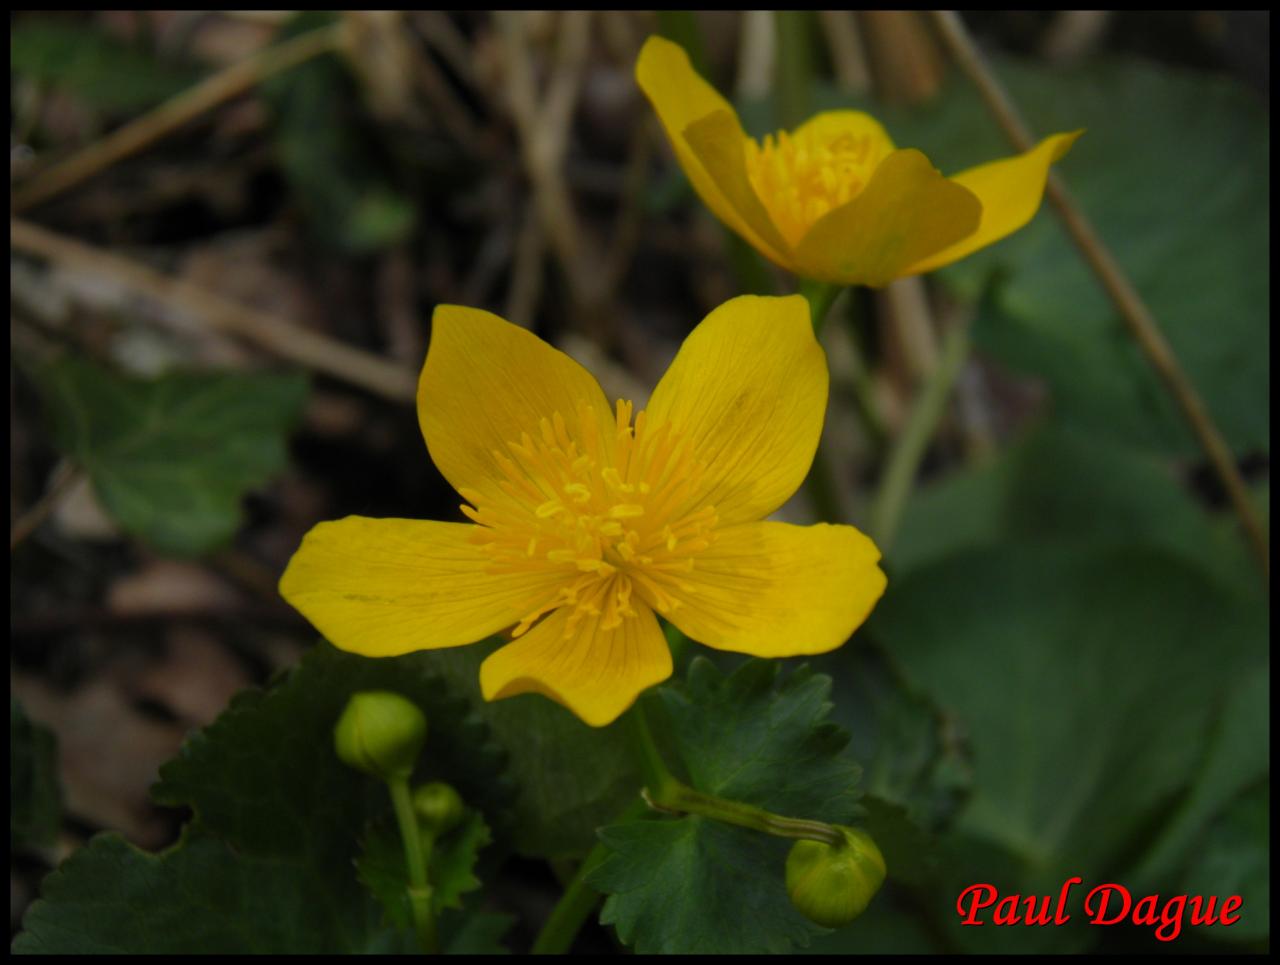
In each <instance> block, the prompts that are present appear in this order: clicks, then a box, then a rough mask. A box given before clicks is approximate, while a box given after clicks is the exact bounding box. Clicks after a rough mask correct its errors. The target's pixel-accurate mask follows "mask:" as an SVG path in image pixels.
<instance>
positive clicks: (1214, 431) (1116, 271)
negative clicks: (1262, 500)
mask: <svg viewBox="0 0 1280 965" xmlns="http://www.w3.org/2000/svg"><path fill="white" fill-rule="evenodd" d="M933 20H934V23H935V24H936V25H937V28H938V32H939V34H940V35H941V37H942V40H943V42H944V43H945V44H946V46H947V49H948V50H950V52H951V54H952V56H953V57H955V59H956V63H957V64H959V65H960V68H961V70H963V71H964V72H965V74H967V75H968V77H969V79H970V80H972V81H973V83H974V85H975V86H976V87H977V88H978V91H979V93H980V94H981V96H982V99H983V101H984V102H985V103H986V105H987V107H988V109H990V111H991V113H992V114H993V115H994V116H995V118H996V120H997V121H998V122H999V124H1000V127H1001V129H1002V130H1003V131H1004V133H1005V136H1006V137H1007V138H1008V139H1009V141H1010V142H1011V143H1012V144H1013V146H1014V147H1016V148H1017V149H1018V150H1019V151H1029V150H1031V148H1032V147H1033V146H1034V139H1033V138H1032V136H1031V132H1030V130H1028V128H1027V125H1026V123H1025V122H1024V121H1023V120H1022V118H1021V116H1020V115H1019V113H1018V110H1017V108H1016V107H1015V106H1014V104H1013V101H1012V99H1011V98H1010V97H1009V95H1008V94H1007V93H1006V92H1005V90H1004V88H1003V87H1002V86H1001V84H1000V81H999V80H998V79H997V78H996V76H995V74H994V73H993V72H992V70H991V68H990V67H989V66H988V65H987V63H986V61H985V60H984V59H983V57H982V54H981V53H980V52H979V50H978V48H977V46H976V45H975V44H974V42H973V38H972V37H970V36H969V32H968V30H967V29H966V28H965V25H964V22H963V21H962V20H961V19H960V16H959V14H957V13H956V12H955V11H953V10H939V11H934V13H933ZM1046 193H1047V194H1048V195H1049V200H1050V201H1051V202H1053V206H1054V208H1055V209H1056V210H1057V212H1058V216H1059V217H1060V218H1061V219H1062V223H1063V224H1064V225H1065V227H1066V229H1067V232H1068V234H1070V235H1071V239H1072V240H1073V241H1074V242H1075V244H1076V246H1077V247H1078V248H1079V249H1080V253H1081V254H1082V255H1083V256H1084V259H1085V261H1086V262H1088V264H1089V267H1090V268H1092V269H1093V272H1094V274H1096V275H1097V276H1098V280H1099V281H1100V282H1101V283H1102V286H1103V288H1105V289H1106V292H1107V294H1108V295H1109V296H1110V298H1111V300H1112V301H1113V302H1114V303H1115V305H1116V308H1118V309H1119V311H1120V316H1121V318H1122V319H1124V323H1125V326H1126V327H1127V328H1128V329H1129V332H1130V334H1131V335H1132V336H1133V337H1134V338H1135V339H1136V340H1137V342H1138V345H1139V346H1140V347H1141V348H1142V351H1143V354H1144V355H1146V357H1147V360H1148V361H1149V362H1150V363H1151V365H1152V366H1153V367H1154V368H1155V370H1156V372H1157V373H1158V374H1159V376H1160V378H1161V379H1162V380H1163V381H1164V384H1165V386H1166V387H1167V388H1168V389H1169V392H1170V394H1171V395H1172V396H1173V398H1174V401H1176V402H1177V404H1178V407H1179V408H1180V409H1181V410H1182V414H1183V416H1184V417H1185V418H1186V420H1187V422H1188V424H1189V425H1190V426H1191V431H1192V432H1193V433H1194V434H1195V437H1196V439H1197V441H1198V442H1199V443H1200V445H1201V447H1202V448H1203V449H1204V452H1205V455H1206V456H1207V457H1208V459H1209V463H1210V464H1211V465H1212V466H1213V470H1214V473H1215V474H1216V475H1217V477H1218V479H1219V480H1220V481H1221V483H1222V486H1223V488H1224V489H1225V490H1226V493H1227V497H1228V498H1229V499H1230V501H1231V505H1232V507H1233V508H1234V509H1235V512H1236V514H1237V515H1238V516H1239V517H1240V523H1241V525H1242V526H1243V527H1244V531H1245V536H1246V538H1247V539H1248V542H1249V547H1250V549H1251V550H1252V551H1253V554H1254V556H1255V557H1256V558H1257V560H1258V564H1259V566H1261V568H1262V572H1263V575H1264V577H1267V578H1268V579H1269V578H1270V574H1271V563H1270V554H1269V552H1268V549H1267V536H1266V530H1265V528H1264V527H1263V524H1262V520H1261V519H1260V518H1259V516H1258V512H1257V510H1256V509H1255V508H1254V505H1253V503H1252V502H1251V501H1250V499H1249V492H1248V490H1247V489H1246V487H1245V483H1244V479H1243V478H1241V476H1240V470H1239V468H1238V467H1237V465H1236V462H1235V459H1234V457H1233V456H1232V454H1231V450H1230V449H1228V448H1227V444H1226V442H1225V440H1223V438H1222V433H1221V432H1219V431H1218V427H1217V426H1216V425H1214V422H1213V419H1212V417H1211V416H1210V415H1209V411H1208V409H1206V408H1205V404H1204V402H1203V401H1202V400H1201V398H1200V395H1199V393H1198V392H1197V391H1196V389H1195V386H1193V385H1192V384H1191V380H1190V379H1189V378H1188V377H1187V374H1186V372H1184V371H1183V369H1182V366H1181V364H1179V362H1178V358H1177V356H1176V355H1175V354H1174V352H1173V348H1172V347H1171V346H1170V345H1169V342H1168V341H1167V340H1166V339H1165V337H1164V334H1163V333H1162V332H1161V331H1160V327H1159V325H1158V324H1157V323H1156V320H1155V318H1154V317H1153V316H1152V314H1151V311H1150V310H1149V309H1148V308H1147V306H1146V304H1145V303H1144V302H1143V300H1142V297H1141V296H1140V295H1139V294H1138V292H1137V291H1136V290H1135V289H1134V287H1133V285H1132V284H1131V283H1130V282H1129V279H1128V278H1127V277H1126V276H1125V274H1124V271H1123V270H1122V269H1121V268H1120V265H1119V264H1118V263H1117V262H1116V260H1115V257H1114V256H1113V255H1112V254H1111V252H1110V251H1109V250H1108V249H1107V247H1106V245H1105V244H1103V242H1102V239H1101V238H1099V237H1098V235H1097V233H1096V232H1095V231H1094V230H1093V226H1092V224H1090V222H1089V220H1088V219H1087V218H1086V217H1085V216H1084V214H1083V212H1081V211H1080V209H1079V208H1078V207H1077V206H1076V204H1075V202H1074V201H1073V200H1072V199H1071V196H1070V195H1069V194H1068V193H1067V189H1066V188H1065V187H1064V186H1063V184H1062V181H1061V180H1060V179H1059V178H1058V176H1057V175H1056V174H1054V173H1053V172H1050V173H1049V180H1048V184H1047V186H1046Z"/></svg>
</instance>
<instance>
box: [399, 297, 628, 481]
mask: <svg viewBox="0 0 1280 965" xmlns="http://www.w3.org/2000/svg"><path fill="white" fill-rule="evenodd" d="M583 405H586V406H590V408H591V420H592V421H593V422H594V423H595V424H596V434H597V436H598V439H599V440H600V444H601V445H603V446H605V447H607V448H609V450H610V451H612V446H613V439H614V417H613V408H612V406H610V405H609V402H608V400H606V399H605V396H604V393H603V392H602V391H601V389H600V384H599V383H598V382H596V380H595V379H594V378H593V377H592V375H591V373H590V372H588V371H587V370H586V369H584V368H583V367H582V366H581V365H579V364H578V363H577V362H575V361H574V360H573V359H571V358H569V356H567V355H565V354H564V353H563V352H561V351H559V350H558V349H555V348H552V347H551V346H550V345H548V344H547V343H546V342H544V341H543V340H542V339H540V338H538V337H537V336H536V335H534V334H533V333H532V332H527V331H525V330H524V329H522V328H520V327H519V326H517V325H512V324H511V323H510V322H508V321H505V320H503V319H501V318H499V317H498V316H497V315H493V314H490V313H489V312H483V311H480V310H479V309H475V308H463V307H462V306H460V305H440V306H437V308H436V310H435V314H434V315H433V316H432V321H431V347H430V349H429V351H428V352H427V361H426V364H425V365H424V366H423V367H422V376H421V378H420V379H419V381H418V420H419V423H420V424H421V426H422V434H423V436H424V437H425V438H426V440H427V449H429V450H430V452H431V458H432V460H433V461H434V462H435V464H436V466H437V467H438V468H439V470H440V472H441V473H442V474H443V475H444V477H445V479H447V480H449V482H450V483H451V484H452V485H453V487H454V489H457V490H459V491H461V490H463V489H465V488H471V489H476V490H478V491H480V492H482V493H485V494H486V495H489V496H490V497H491V498H494V499H498V500H501V498H502V496H501V494H500V492H499V487H498V483H499V481H500V480H502V479H504V478H505V474H504V472H503V470H502V469H501V467H500V465H499V463H498V461H497V459H495V456H494V453H495V452H496V453H499V454H501V455H503V456H506V455H507V453H508V447H509V446H510V445H511V444H512V443H516V444H519V442H520V440H521V436H522V434H524V433H528V434H529V435H530V436H531V437H534V438H536V437H537V436H538V434H539V431H540V424H541V421H542V420H544V419H546V420H552V419H554V417H555V415H556V414H557V413H558V414H559V415H560V417H561V418H562V419H563V420H564V423H565V426H566V430H567V432H568V434H569V436H570V438H574V439H577V438H578V437H579V436H580V435H581V421H580V407H582V406H583Z"/></svg>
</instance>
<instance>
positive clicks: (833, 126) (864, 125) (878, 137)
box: [791, 111, 894, 167]
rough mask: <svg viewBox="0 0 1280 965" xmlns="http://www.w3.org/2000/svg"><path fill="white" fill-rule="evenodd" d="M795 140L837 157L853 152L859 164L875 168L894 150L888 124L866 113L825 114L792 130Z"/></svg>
mask: <svg viewBox="0 0 1280 965" xmlns="http://www.w3.org/2000/svg"><path fill="white" fill-rule="evenodd" d="M791 138H792V140H794V141H798V142H800V143H812V144H817V145H821V146H823V147H824V148H826V149H827V150H829V151H832V152H833V153H837V154H838V153H843V152H846V151H848V152H853V153H854V154H855V155H856V159H857V160H858V162H859V163H866V164H869V165H871V166H872V167H874V166H875V165H877V164H879V163H880V162H881V161H882V160H884V159H885V157H887V156H888V155H889V154H890V153H891V152H892V151H893V147H894V145H893V138H891V137H890V136H889V132H888V131H886V130H885V129H884V125H883V124H881V123H880V122H879V121H877V120H876V119H875V118H874V117H872V116H871V115H870V114H868V113H866V112H865V111H822V112H821V113H818V114H814V115H813V117H811V118H809V119H808V120H807V121H805V122H804V123H803V124H801V125H800V126H799V127H797V128H796V129H795V130H794V131H792V132H791Z"/></svg>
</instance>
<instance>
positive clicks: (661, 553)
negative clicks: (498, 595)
mask: <svg viewBox="0 0 1280 965" xmlns="http://www.w3.org/2000/svg"><path fill="white" fill-rule="evenodd" d="M631 410H632V406H631V403H630V402H624V401H622V400H619V401H618V405H617V412H616V419H615V428H614V433H615V435H614V440H613V442H614V445H613V446H612V447H609V446H607V445H605V442H604V440H602V439H601V438H600V434H599V429H598V422H597V420H596V417H595V413H594V412H593V411H592V409H591V407H590V406H588V405H585V404H583V405H580V406H579V407H578V411H577V412H576V413H574V415H573V423H571V422H569V421H567V420H566V419H565V417H564V416H563V415H561V413H559V412H556V413H554V414H553V415H552V416H551V417H550V418H549V419H548V418H543V419H541V420H540V421H539V423H538V427H537V433H536V435H532V434H530V433H528V432H525V433H523V434H522V435H521V437H520V439H519V441H509V442H508V443H507V447H506V448H507V452H505V453H502V452H497V451H495V452H494V453H493V457H494V460H495V462H496V463H497V465H498V466H499V467H500V469H501V470H502V473H503V477H502V479H500V480H499V482H498V488H499V489H500V490H501V493H502V497H499V496H497V494H492V495H490V494H482V493H480V492H477V491H475V490H471V489H464V490H462V497H463V498H464V499H466V500H467V501H468V502H470V503H471V504H472V505H471V506H467V505H464V506H462V512H463V513H464V514H465V515H466V516H467V517H468V518H469V519H471V520H472V521H473V522H475V523H476V524H477V525H478V526H479V527H480V528H479V529H478V530H477V531H476V533H475V534H474V535H473V537H472V539H473V540H474V541H475V542H477V543H479V544H480V545H482V546H484V547H485V549H487V550H488V551H489V553H490V555H491V556H492V558H493V564H492V566H491V567H490V569H491V571H492V572H495V573H524V572H530V571H544V572H545V571H546V569H547V568H548V567H559V568H562V569H563V570H564V573H565V582H564V584H563V585H562V586H561V587H560V588H559V590H558V591H557V592H556V593H555V594H554V596H553V597H552V598H551V599H549V600H547V601H546V602H545V603H544V604H543V605H542V606H540V607H538V608H537V609H536V610H534V611H533V612H531V613H529V614H528V615H527V616H525V617H524V619H522V620H521V621H520V623H519V624H518V625H517V626H516V628H515V631H514V633H515V635H516V636H519V635H520V634H522V633H524V632H525V631H526V630H528V629H529V627H531V626H532V625H533V624H534V622H535V621H537V620H538V619H539V618H540V617H542V616H543V615H544V614H546V613H549V612H551V611H552V610H556V609H559V608H560V607H562V606H569V607H573V612H572V613H571V614H570V617H569V621H568V625H567V627H566V631H565V632H566V634H569V633H572V632H573V628H574V627H576V626H577V624H578V622H579V621H580V620H582V619H583V618H585V617H587V616H592V617H596V618H599V626H600V628H601V629H605V630H607V629H612V628H613V627H617V626H618V625H620V624H621V623H622V620H623V619H624V618H626V617H630V616H635V615H636V611H635V608H634V606H633V605H632V600H633V598H635V597H638V598H639V599H641V600H643V601H644V602H645V603H646V604H648V605H649V606H650V607H652V608H653V609H655V610H657V611H658V612H659V613H664V614H665V613H670V612H671V610H673V609H675V607H676V606H678V605H679V600H678V599H677V598H676V595H675V594H677V593H688V592H691V587H690V585H689V583H688V582H687V581H686V580H684V579H682V578H681V575H682V574H684V573H687V572H689V571H690V570H692V569H693V566H694V558H695V557H696V556H697V554H698V553H700V552H701V551H702V550H705V549H706V548H707V547H708V546H709V545H710V544H711V541H712V539H714V533H713V529H714V527H715V525H716V520H717V517H716V512H715V509H714V507H711V506H700V507H699V506H694V507H690V505H689V503H690V498H691V497H692V496H693V495H694V494H695V493H696V492H698V484H699V481H700V479H701V477H702V475H703V466H702V464H701V463H699V462H698V461H697V459H696V458H695V457H694V454H693V449H692V446H691V445H690V443H689V441H688V440H687V439H685V438H682V437H681V436H680V434H679V432H677V431H676V430H675V428H674V427H672V426H671V424H670V423H665V424H663V425H660V426H653V425H651V424H650V422H649V420H648V419H646V417H645V413H644V412H643V411H641V412H639V413H637V414H636V417H635V424H634V425H632V423H631ZM571 425H572V426H573V428H574V429H575V430H576V431H574V432H570V426H571ZM503 497H505V498H503ZM473 507H474V508H473Z"/></svg>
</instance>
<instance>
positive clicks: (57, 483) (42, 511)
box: [9, 459, 80, 553]
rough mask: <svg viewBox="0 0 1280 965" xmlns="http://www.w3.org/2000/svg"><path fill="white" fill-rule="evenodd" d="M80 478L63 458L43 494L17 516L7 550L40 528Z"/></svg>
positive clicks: (76, 470)
mask: <svg viewBox="0 0 1280 965" xmlns="http://www.w3.org/2000/svg"><path fill="white" fill-rule="evenodd" d="M79 478H80V470H79V469H77V468H76V467H75V465H74V464H73V463H72V462H71V461H70V460H65V459H64V460H63V461H62V462H61V463H59V464H58V468H57V469H55V470H54V471H53V476H51V477H50V479H49V485H48V486H47V487H45V491H44V495H43V496H41V497H40V498H39V499H38V500H36V502H35V505H33V506H32V507H31V508H30V509H28V510H27V511H26V512H25V513H23V514H22V515H21V516H19V517H18V518H17V519H16V520H15V521H14V524H13V528H12V529H11V530H9V552H10V553H12V552H13V551H14V550H15V549H17V548H18V544H19V543H21V542H22V541H23V540H24V539H26V538H27V537H28V536H30V535H31V534H32V533H34V532H35V531H36V530H37V529H39V528H40V524H41V523H43V522H44V521H45V520H46V519H48V518H49V514H50V513H52V512H53V511H54V510H55V509H57V508H58V503H60V502H61V501H62V497H63V496H65V495H66V494H67V493H69V492H70V491H71V487H72V486H73V485H74V484H75V482H76V480H78V479H79Z"/></svg>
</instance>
